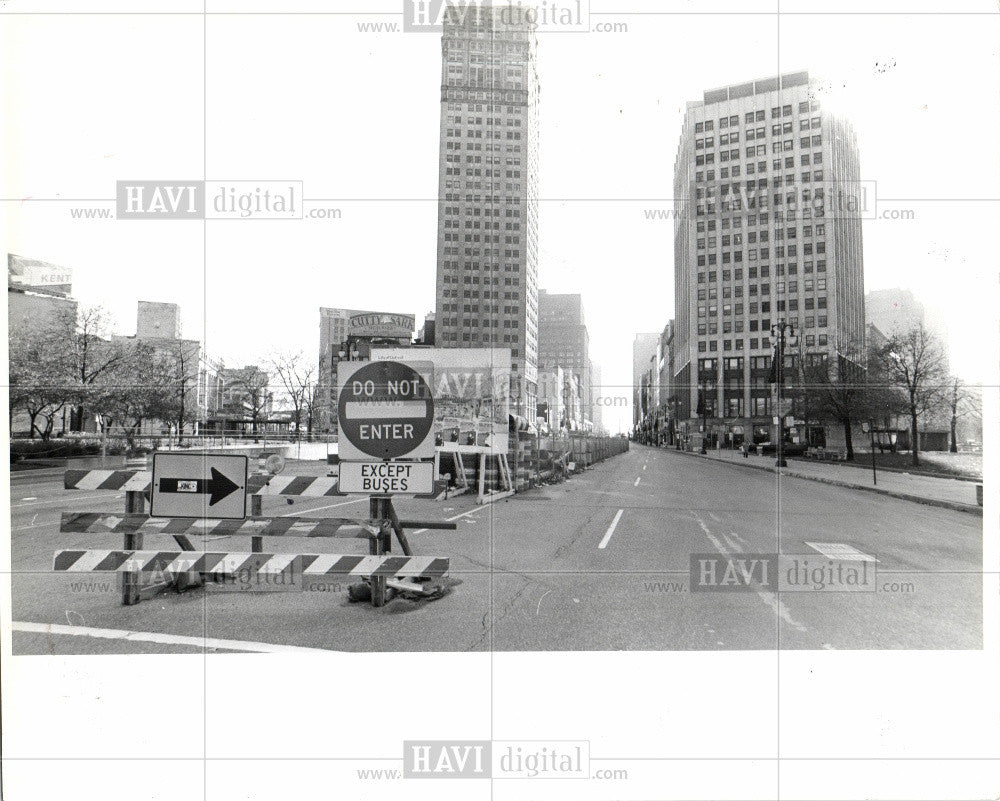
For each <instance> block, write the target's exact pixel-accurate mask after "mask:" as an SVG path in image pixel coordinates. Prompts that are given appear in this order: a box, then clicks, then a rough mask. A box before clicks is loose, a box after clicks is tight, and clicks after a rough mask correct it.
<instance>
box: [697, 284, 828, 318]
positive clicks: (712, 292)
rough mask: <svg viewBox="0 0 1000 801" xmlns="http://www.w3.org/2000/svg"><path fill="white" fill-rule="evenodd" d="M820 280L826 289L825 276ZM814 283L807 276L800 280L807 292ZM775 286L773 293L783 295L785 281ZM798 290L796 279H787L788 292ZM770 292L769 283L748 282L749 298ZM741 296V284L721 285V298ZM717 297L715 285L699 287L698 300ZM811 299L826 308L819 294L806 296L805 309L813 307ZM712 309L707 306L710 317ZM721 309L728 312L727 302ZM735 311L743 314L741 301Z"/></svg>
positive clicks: (728, 298) (824, 299)
mask: <svg viewBox="0 0 1000 801" xmlns="http://www.w3.org/2000/svg"><path fill="white" fill-rule="evenodd" d="M820 282H821V283H822V284H823V290H825V289H826V279H825V278H823V279H820ZM814 283H815V282H814V281H813V280H812V279H808V278H807V279H806V280H805V281H803V282H802V288H803V290H804V291H807V292H811V291H812V290H813V284H814ZM775 287H776V289H775V293H774V294H776V295H784V294H785V282H784V281H778V283H777V284H775ZM758 288H759V290H760V291H759V292H758ZM798 291H799V289H798V281H789V282H788V294H789V295H792V294H795V293H797V292H798ZM770 294H771V285H770V284H763V285H758V284H750V286H749V288H748V295H749V296H750V297H751V298H753V297H757V296H758V295H770ZM742 297H743V287H742V286H736V287H729V286H724V287H722V299H723V300H733V299H739V298H742ZM718 298H719V290H718V288H717V287H714V286H711V287H709V288H708V289H707V290H706V289H699V290H698V300H699V301H706V300H718ZM813 301H815V302H816V308H817V309H825V308H826V295H820V296H818V297H816V298H812V297H809V298H806V299H805V303H806V308H807V309H811V308H813ZM698 308H699V312H698V316H699V317H704V316H705V315H704V314H703V313H702V312H701V309H703V308H704V307H702V306H699V307H698ZM713 309H715V307H714V306H710V307H709V316H710V317H713V316H715V315H714V313H713V311H712V310H713ZM722 311H723V314H729V313H730V311H731V309H730V307H729V305H728V304H727V305H725V306H723V307H722ZM736 313H737V314H743V304H742V303H737V304H736Z"/></svg>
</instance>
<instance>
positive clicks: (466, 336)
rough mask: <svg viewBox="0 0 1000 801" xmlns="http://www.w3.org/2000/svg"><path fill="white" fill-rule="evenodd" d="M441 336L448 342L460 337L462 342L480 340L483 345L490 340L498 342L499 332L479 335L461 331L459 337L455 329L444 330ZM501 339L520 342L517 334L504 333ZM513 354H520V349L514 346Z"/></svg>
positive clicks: (457, 339)
mask: <svg viewBox="0 0 1000 801" xmlns="http://www.w3.org/2000/svg"><path fill="white" fill-rule="evenodd" d="M441 336H442V338H443V339H444V340H445V341H448V342H458V341H459V340H460V339H461V341H462V342H480V341H481V342H482V343H483V344H484V345H486V344H490V343H491V342H492V343H494V344H495V343H498V342H500V334H498V333H497V334H492V335H491V334H490V333H488V332H487V333H484V334H482V335H480V334H479V332H473V331H463V332H462V334H461V337H459V334H458V332H457V331H444V332H442V334H441ZM503 341H504V342H509V343H517V342H520V336H519V335H518V334H504V335H503ZM514 355H515V356H520V355H521V351H520V349H518V348H515V349H514Z"/></svg>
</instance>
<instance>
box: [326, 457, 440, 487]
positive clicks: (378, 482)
mask: <svg viewBox="0 0 1000 801" xmlns="http://www.w3.org/2000/svg"><path fill="white" fill-rule="evenodd" d="M340 491H341V492H361V493H364V494H366V495H367V494H371V493H380V494H381V493H392V494H397V493H403V494H417V495H426V494H429V493H431V492H433V491H434V463H433V462H341V463H340Z"/></svg>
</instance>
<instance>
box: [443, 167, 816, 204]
mask: <svg viewBox="0 0 1000 801" xmlns="http://www.w3.org/2000/svg"><path fill="white" fill-rule="evenodd" d="M456 169H460V168H456ZM468 169H469V168H468V167H467V168H466V170H468ZM507 172H508V177H509V173H510V170H508V171H507ZM733 177H734V178H735V177H736V176H733ZM695 180H696V181H697V180H698V178H697V177H695ZM799 180H800V181H801V183H805V184H808V183H812V182H813V181H822V180H823V170H822V169H819V170H812V171H806V172H802V173H799ZM794 185H795V174H794V173H788V174H787V175H784V176H782V175H775V176H774V177H773V178H772V179H771V180H770V181H768V179H767V178H757V179H750V180H748V181H744V182H743V183H739V182H733V183H724V184H722V183H720V184H712V185H710V186H707V187H705V186H699V187H697V189H696V190H695V197H696V198H698V199H701V198H703V197H710V198H711V197H716V196H717V195H716V191H715V190H716V188H718V190H719V191H718V196H721V197H725V196H726V195H728V194H729V193H730V192H732V193H733V194H734V195H735V194H739V192H740V188H741V187H746V190H747V192H753V191H755V190H760V189H767V187H768V186H774V187H778V186H794ZM816 191H817V192H820V191H822V190H820V189H817V190H816ZM818 197H823V195H818Z"/></svg>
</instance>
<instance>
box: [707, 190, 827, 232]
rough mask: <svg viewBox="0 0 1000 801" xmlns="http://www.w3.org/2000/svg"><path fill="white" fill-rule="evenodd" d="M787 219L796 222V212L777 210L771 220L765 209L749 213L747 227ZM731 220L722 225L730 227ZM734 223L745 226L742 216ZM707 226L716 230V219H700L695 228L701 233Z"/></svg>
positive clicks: (726, 219)
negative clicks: (757, 212)
mask: <svg viewBox="0 0 1000 801" xmlns="http://www.w3.org/2000/svg"><path fill="white" fill-rule="evenodd" d="M818 192H819V190H817V193H818ZM786 221H787V222H794V221H795V214H794V213H792V212H788V213H787V214H786V213H785V212H784V211H781V210H777V211H775V212H774V220H773V221H772V220H771V215H770V213H769V212H766V211H763V212H761V213H760V214H748V215H747V227H748V228H749V227H750V226H752V225H769V224H774V225H777V224H778V223H783V222H786ZM729 222H730V220H729V218H724V219H723V220H722V227H723V228H728V227H729ZM732 224H733V228H742V227H743V218H742V217H734V218H732ZM706 228H707V230H709V231H714V230H715V220H707V221H706V220H698V221H697V223H696V229H695V230H697V231H698V233H701V232H702V231H704V230H706ZM820 228H823V226H821V225H818V226H817V231H819V229H820ZM824 230H825V229H824Z"/></svg>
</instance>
